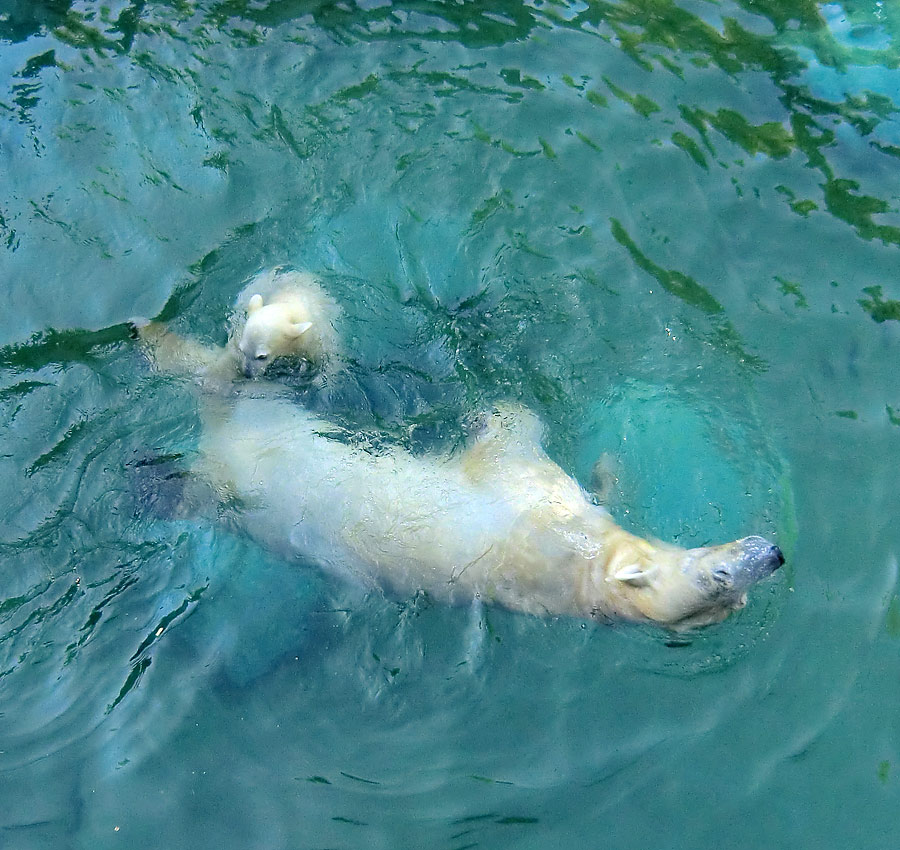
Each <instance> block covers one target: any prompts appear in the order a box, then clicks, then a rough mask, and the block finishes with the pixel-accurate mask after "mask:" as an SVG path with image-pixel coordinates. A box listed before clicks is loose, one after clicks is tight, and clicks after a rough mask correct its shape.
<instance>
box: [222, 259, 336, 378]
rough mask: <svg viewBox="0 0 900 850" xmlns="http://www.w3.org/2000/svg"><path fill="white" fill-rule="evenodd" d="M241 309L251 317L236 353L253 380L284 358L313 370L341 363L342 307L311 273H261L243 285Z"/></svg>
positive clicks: (240, 298)
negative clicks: (339, 329)
mask: <svg viewBox="0 0 900 850" xmlns="http://www.w3.org/2000/svg"><path fill="white" fill-rule="evenodd" d="M236 306H237V308H238V311H239V313H240V312H242V311H244V312H245V314H246V321H245V322H244V326H243V329H242V330H241V332H240V336H239V338H238V339H237V349H238V352H239V358H240V363H239V366H240V369H241V371H242V372H243V373H244V375H246V376H247V377H248V378H255V377H258V376H259V375H261V374H262V373H263V372H265V370H266V369H267V368H268V367H269V366H270V365H271V363H273V362H274V361H275V360H277V359H278V358H281V357H297V358H299V359H300V360H302V361H303V363H304V365H306V366H313V367H324V366H325V365H327V364H329V363H330V364H333V363H334V362H335V361H336V360H337V359H338V357H339V349H340V343H339V338H338V334H337V331H336V330H335V323H336V321H337V319H338V317H339V315H340V308H339V307H338V306H337V304H336V303H335V302H334V301H333V300H332V298H331V297H330V296H329V295H328V294H327V293H326V292H325V291H324V290H323V289H322V287H321V285H320V284H319V282H318V280H317V279H316V278H315V277H314V276H313V275H311V274H310V273H309V272H301V271H295V270H293V269H284V268H275V269H268V270H266V271H264V272H261V273H260V274H258V275H257V276H256V277H254V278H253V280H251V281H250V283H249V284H247V286H246V287H244V289H243V291H242V292H241V294H240V295H239V296H238V299H237V304H236Z"/></svg>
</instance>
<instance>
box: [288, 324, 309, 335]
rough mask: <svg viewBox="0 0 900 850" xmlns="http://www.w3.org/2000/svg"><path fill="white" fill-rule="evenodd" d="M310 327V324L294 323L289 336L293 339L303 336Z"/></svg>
mask: <svg viewBox="0 0 900 850" xmlns="http://www.w3.org/2000/svg"><path fill="white" fill-rule="evenodd" d="M311 327H312V322H294V324H292V325H291V334H292V336H294V337H298V336H300V335H301V334H305V333H306V332H307V331H308V330H309V329H310V328H311Z"/></svg>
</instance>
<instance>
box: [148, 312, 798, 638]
mask: <svg viewBox="0 0 900 850" xmlns="http://www.w3.org/2000/svg"><path fill="white" fill-rule="evenodd" d="M141 335H142V337H143V338H144V339H145V341H146V345H147V347H148V348H149V349H150V352H151V354H152V355H153V359H154V360H155V362H156V363H157V364H168V367H169V368H170V369H173V370H175V371H177V370H178V369H179V368H183V364H184V358H183V357H172V356H170V351H169V349H172V348H174V349H175V350H181V349H180V348H179V346H182V345H184V341H181V340H179V338H178V337H175V336H174V335H173V334H169V333H160V332H159V329H158V328H157V327H156V326H154V325H150V326H148V327H146V328H144V329H143V330H142V331H141ZM184 371H190V370H187V369H185V370H184ZM199 386H200V388H201V407H202V420H203V431H202V436H201V438H200V445H199V449H200V453H199V454H200V461H199V462H198V464H197V468H196V472H198V473H199V474H201V475H202V476H203V477H204V478H206V479H207V480H208V481H210V482H211V483H212V484H213V486H214V487H215V488H216V490H217V491H218V492H219V493H220V494H221V495H222V496H228V497H231V498H236V499H237V500H238V502H239V504H240V505H241V508H240V511H239V521H240V523H241V524H242V526H243V527H244V528H245V529H246V531H247V532H248V533H249V534H251V535H252V536H253V537H254V538H256V539H257V540H258V541H259V542H260V543H261V544H263V545H264V546H266V547H267V548H270V549H272V550H275V551H277V552H280V553H281V554H282V555H284V556H286V557H291V556H301V557H303V558H305V559H308V560H313V561H315V562H317V563H318V564H320V565H321V566H323V567H325V568H327V569H329V570H331V571H333V572H336V573H338V574H340V575H343V576H353V577H355V578H357V579H359V580H362V581H363V582H366V583H368V584H375V585H380V586H383V587H388V588H390V589H391V590H393V591H395V592H397V593H400V594H410V593H413V592H416V591H420V590H421V591H425V592H427V593H428V594H429V595H431V596H432V597H434V598H436V599H438V600H441V601H444V602H448V603H453V604H459V603H467V602H470V601H471V600H473V599H480V600H482V601H483V602H486V603H489V604H498V605H502V606H505V607H507V608H510V609H512V610H516V611H523V612H527V613H530V614H538V615H560V614H565V615H573V616H578V617H596V618H598V619H612V618H624V619H628V620H635V621H644V622H653V623H658V624H661V625H664V626H669V627H676V628H681V627H686V626H699V625H706V624H709V623H714V622H718V621H721V620H723V619H724V618H725V617H727V616H728V614H729V613H730V612H731V611H733V610H735V609H737V608H740V607H742V606H743V605H744V604H745V602H746V596H747V591H748V589H749V588H750V587H751V586H752V585H753V584H754V583H755V582H756V581H758V580H760V579H762V578H764V577H766V576H768V575H770V574H771V573H772V572H773V571H774V570H776V569H777V568H778V567H779V566H781V564H782V563H783V562H784V558H783V556H782V554H781V552H780V550H779V549H778V548H777V547H776V546H774V545H773V544H771V543H769V542H768V541H766V540H764V539H762V538H761V537H746V538H743V539H741V540H738V541H735V542H733V543H728V544H725V545H722V546H712V547H704V548H699V549H682V548H679V547H677V546H672V545H667V544H663V543H651V542H649V541H647V540H644V539H642V538H640V537H637V536H635V535H633V534H630V533H629V532H627V531H625V530H624V529H622V528H620V527H619V526H618V525H617V524H616V523H615V521H614V520H613V519H612V517H611V516H610V514H609V513H608V512H607V511H606V510H604V509H603V508H602V507H599V506H597V505H595V504H593V503H592V502H591V501H590V500H589V499H588V497H587V496H586V494H585V493H584V491H583V490H582V489H581V487H579V485H578V484H577V483H576V482H575V481H574V479H572V478H571V477H570V476H568V475H567V474H566V473H565V472H564V471H563V470H562V469H561V468H560V467H559V466H558V465H557V464H556V463H554V462H553V461H552V460H550V458H549V457H548V456H547V454H546V453H545V452H544V450H543V449H542V448H541V445H540V424H539V422H538V420H537V418H536V417H535V416H534V415H533V414H531V413H529V412H528V411H527V410H525V409H523V408H520V407H516V406H502V407H500V408H498V409H497V410H496V411H495V412H494V413H492V414H491V415H489V416H488V417H487V421H486V424H485V425H484V427H483V429H482V432H481V433H480V434H479V435H478V436H477V437H476V438H475V439H474V441H473V442H472V444H471V445H470V446H469V447H468V448H467V449H465V450H464V451H463V452H461V453H457V454H447V455H413V454H411V453H409V452H407V451H405V450H404V449H402V448H399V447H391V448H387V449H380V450H377V451H376V450H374V449H372V448H370V447H366V446H362V445H359V444H354V443H353V442H350V441H349V440H348V437H349V435H348V434H347V433H346V432H344V431H343V430H342V429H340V428H337V427H336V426H334V425H332V424H330V423H328V422H327V421H325V420H322V419H320V418H318V417H316V416H315V415H313V414H312V413H310V412H309V411H307V410H305V409H304V408H302V407H301V406H299V405H297V404H296V403H295V402H293V401H292V400H291V399H289V398H287V397H286V396H285V395H284V394H283V392H282V391H281V390H280V389H279V388H278V387H277V386H275V385H272V384H269V383H266V382H259V381H252V382H248V381H240V382H237V383H235V384H234V386H233V388H232V389H231V391H230V392H228V393H222V392H221V391H220V390H221V387H220V386H217V385H213V386H214V387H215V389H211V387H210V385H207V384H204V383H200V384H199Z"/></svg>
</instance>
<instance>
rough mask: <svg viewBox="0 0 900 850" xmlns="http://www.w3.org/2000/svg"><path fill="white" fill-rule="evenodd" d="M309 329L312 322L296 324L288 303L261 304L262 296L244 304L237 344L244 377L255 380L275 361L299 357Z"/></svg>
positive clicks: (296, 321)
mask: <svg viewBox="0 0 900 850" xmlns="http://www.w3.org/2000/svg"><path fill="white" fill-rule="evenodd" d="M311 327H312V322H309V321H302V320H300V317H299V316H298V315H297V311H296V309H295V307H294V305H293V304H291V303H290V302H285V301H274V302H272V303H269V304H263V298H262V296H261V295H259V294H257V295H254V296H253V297H252V298H251V299H250V301H249V302H248V303H247V321H246V324H245V325H244V329H243V332H242V333H241V338H240V341H239V342H238V348H239V349H240V352H241V367H242V370H243V372H244V374H245V375H246V376H247V377H248V378H253V377H257V376H259V375H261V374H262V373H263V372H265V370H266V369H267V368H268V367H269V365H270V364H271V363H272V362H273V361H274V360H277V359H278V358H279V357H285V356H291V355H293V356H302V355H303V354H304V353H305V349H306V345H305V340H304V338H303V337H304V334H306V333H307V332H308V331H309V329H310V328H311Z"/></svg>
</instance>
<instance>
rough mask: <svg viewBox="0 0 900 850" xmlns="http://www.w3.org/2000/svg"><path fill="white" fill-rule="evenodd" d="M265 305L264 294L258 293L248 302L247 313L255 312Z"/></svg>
mask: <svg viewBox="0 0 900 850" xmlns="http://www.w3.org/2000/svg"><path fill="white" fill-rule="evenodd" d="M262 305H263V300H262V295H260V294H259V293H257V294H256V295H254V296H253V297H252V298H251V299H250V300H249V301H248V302H247V315H248V316H249V315H250V314H251V313H255V312H256V311H257V310H258V309H259V308H260V307H262Z"/></svg>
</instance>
